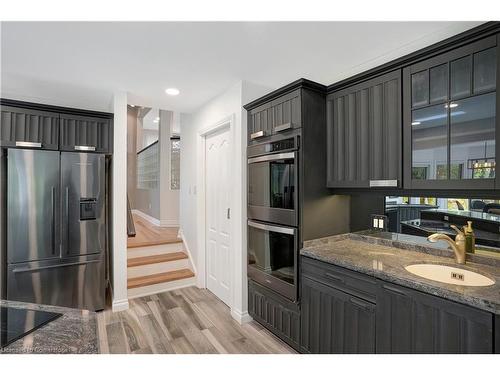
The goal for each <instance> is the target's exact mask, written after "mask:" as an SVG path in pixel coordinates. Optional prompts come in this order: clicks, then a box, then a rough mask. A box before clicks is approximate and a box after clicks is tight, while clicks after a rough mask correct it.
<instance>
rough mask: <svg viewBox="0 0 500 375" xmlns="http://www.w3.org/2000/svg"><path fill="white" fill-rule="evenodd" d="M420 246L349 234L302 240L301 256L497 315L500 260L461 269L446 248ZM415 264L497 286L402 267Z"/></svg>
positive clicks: (474, 259) (477, 260)
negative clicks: (473, 275) (467, 273)
mask: <svg viewBox="0 0 500 375" xmlns="http://www.w3.org/2000/svg"><path fill="white" fill-rule="evenodd" d="M424 241H425V238H422V237H415V236H408V235H397V234H393V233H381V232H375V233H373V232H370V231H367V232H358V233H348V234H342V235H338V236H332V237H326V238H320V239H317V240H312V241H305V242H304V248H303V249H302V250H301V255H304V256H307V257H310V258H314V259H318V260H321V261H324V262H328V263H331V264H335V265H337V266H340V267H344V268H348V269H351V270H353V271H358V272H361V273H364V274H367V275H371V276H374V277H376V278H378V279H381V280H385V281H389V282H392V283H394V284H398V285H402V286H406V287H409V288H413V289H416V290H420V291H422V292H426V293H429V294H433V295H436V296H439V297H443V298H446V299H449V300H452V301H456V302H460V303H463V304H465V305H469V306H473V307H476V308H480V309H483V310H487V311H490V312H493V313H496V314H500V260H498V259H495V258H489V257H482V256H478V255H472V256H469V257H468V260H467V264H466V265H465V266H462V265H458V264H456V263H455V260H454V258H453V253H452V251H451V250H448V249H447V246H446V244H432V246H428V245H426V242H424ZM429 245H430V244H429ZM418 263H438V264H444V265H448V266H452V267H457V268H464V269H468V270H471V271H475V272H478V273H481V274H483V275H485V276H488V277H490V278H491V279H494V280H495V284H494V285H492V286H488V287H465V286H460V285H452V284H445V283H440V282H435V281H432V280H428V279H424V278H422V277H419V276H416V275H413V274H411V273H410V272H408V271H406V270H405V268H404V267H405V266H408V265H410V264H418Z"/></svg>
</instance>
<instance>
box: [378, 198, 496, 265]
mask: <svg viewBox="0 0 500 375" xmlns="http://www.w3.org/2000/svg"><path fill="white" fill-rule="evenodd" d="M385 215H386V216H387V218H388V225H387V229H388V231H390V232H394V233H403V234H411V235H415V236H422V237H428V236H429V235H431V234H433V233H437V232H439V233H444V234H447V235H449V236H450V237H452V238H454V237H455V231H454V230H453V228H452V227H451V225H456V226H457V227H458V228H459V229H463V227H464V226H466V225H467V222H468V221H471V222H472V228H473V230H474V235H475V238H476V253H477V254H484V255H488V256H495V257H499V258H500V199H490V198H488V199H480V198H438V197H408V196H386V197H385Z"/></svg>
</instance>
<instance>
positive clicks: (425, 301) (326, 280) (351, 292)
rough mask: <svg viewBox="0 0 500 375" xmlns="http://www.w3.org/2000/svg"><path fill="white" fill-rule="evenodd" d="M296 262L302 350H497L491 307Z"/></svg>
mask: <svg viewBox="0 0 500 375" xmlns="http://www.w3.org/2000/svg"><path fill="white" fill-rule="evenodd" d="M301 264H302V272H301V278H300V288H301V289H300V291H301V324H300V325H301V337H300V344H301V345H300V351H301V352H304V353H494V352H498V351H499V350H500V349H499V346H500V328H499V326H500V317H499V316H495V315H494V314H492V313H490V312H487V311H483V310H479V309H476V308H473V307H470V306H465V305H462V304H460V303H456V302H453V301H449V300H446V299H443V298H440V297H436V296H433V295H430V294H427V293H423V292H420V291H417V290H414V289H410V288H405V287H401V286H399V285H395V284H392V283H388V282H385V281H382V280H379V279H376V278H375V277H372V276H368V275H365V274H362V273H358V272H354V271H350V270H347V269H344V268H341V267H337V266H334V265H331V264H328V263H324V262H321V261H318V260H314V259H310V258H304V257H302V259H301ZM323 274H324V275H327V276H328V277H322V276H323ZM354 280H356V281H357V282H356V283H353V281H354ZM374 294H375V295H374ZM494 329H496V332H494ZM495 340H496V341H495Z"/></svg>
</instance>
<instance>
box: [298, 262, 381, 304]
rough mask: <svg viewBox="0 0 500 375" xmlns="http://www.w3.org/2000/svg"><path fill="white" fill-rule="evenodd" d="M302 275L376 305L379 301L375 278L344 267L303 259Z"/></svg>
mask: <svg viewBox="0 0 500 375" xmlns="http://www.w3.org/2000/svg"><path fill="white" fill-rule="evenodd" d="M301 271H302V275H304V276H306V277H308V278H310V279H312V280H315V281H318V282H320V283H323V284H325V285H328V286H331V287H333V288H336V289H338V290H341V291H343V292H346V293H349V294H351V295H353V296H355V297H358V298H362V299H364V300H366V301H369V302H372V303H375V302H376V300H377V297H376V296H377V283H376V280H375V278H372V277H370V276H365V275H362V274H360V273H358V272H354V271H350V270H347V269H345V268H342V267H337V266H334V265H332V264H328V263H325V262H321V261H319V260H314V259H311V258H308V257H304V256H302V257H301Z"/></svg>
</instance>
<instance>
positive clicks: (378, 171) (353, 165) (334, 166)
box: [326, 70, 402, 188]
mask: <svg viewBox="0 0 500 375" xmlns="http://www.w3.org/2000/svg"><path fill="white" fill-rule="evenodd" d="M326 105H327V115H326V118H327V186H328V187H336V188H368V187H372V188H373V187H386V188H387V187H392V188H394V187H401V186H402V185H401V182H402V162H401V159H402V115H401V108H402V103H401V71H400V70H396V71H393V72H390V73H386V74H384V75H382V76H379V77H377V78H374V79H370V80H368V81H364V82H362V83H358V84H354V85H352V86H349V87H347V88H344V89H342V90H339V91H336V92H333V93H331V94H329V95H328V96H327V104H326Z"/></svg>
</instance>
